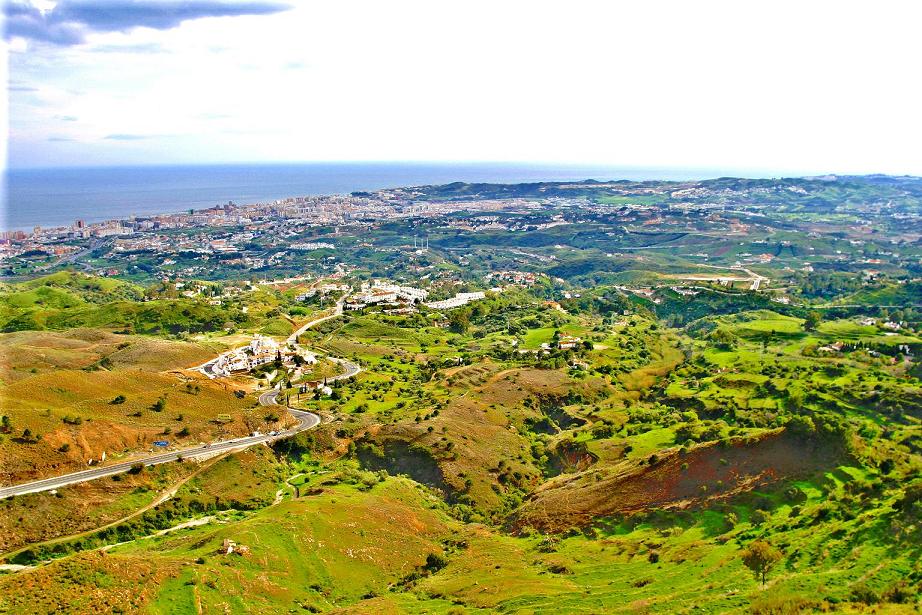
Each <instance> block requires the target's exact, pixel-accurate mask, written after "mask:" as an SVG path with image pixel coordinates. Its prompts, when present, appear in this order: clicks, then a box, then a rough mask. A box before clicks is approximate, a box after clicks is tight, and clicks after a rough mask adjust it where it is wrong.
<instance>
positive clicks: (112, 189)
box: [0, 162, 753, 231]
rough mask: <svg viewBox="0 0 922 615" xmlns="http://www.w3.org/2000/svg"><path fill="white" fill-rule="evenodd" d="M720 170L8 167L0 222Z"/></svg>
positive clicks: (52, 222)
mask: <svg viewBox="0 0 922 615" xmlns="http://www.w3.org/2000/svg"><path fill="white" fill-rule="evenodd" d="M737 174H738V172H737ZM726 175H733V172H729V171H723V172H718V171H716V170H701V169H698V170H694V169H684V170H683V169H665V168H664V169H655V168H649V169H643V168H616V167H604V166H577V165H537V164H510V163H391V162H389V163H384V162H382V163H357V162H356V163H305V164H221V165H184V166H135V167H128V166H125V167H86V168H73V167H69V168H45V169H9V170H7V171H6V173H5V176H4V180H5V181H4V183H5V186H4V188H5V189H4V190H3V194H4V198H3V202H2V211H0V214H2V215H0V228H2V230H5V231H9V230H25V231H31V230H32V229H33V228H34V227H36V226H41V227H44V228H50V227H57V226H69V225H72V224H73V223H74V221H75V220H78V219H79V220H84V221H85V222H88V223H90V222H100V221H105V220H113V219H124V218H130V217H133V216H147V215H153V214H160V213H175V212H180V211H188V210H190V209H203V208H207V207H211V206H213V205H219V204H224V203H227V202H228V201H233V202H235V203H237V204H248V203H258V202H266V201H271V200H275V199H280V198H285V197H289V196H310V195H326V194H347V193H350V192H354V191H364V190H377V189H381V188H396V187H400V186H420V185H430V184H445V183H450V182H455V181H463V182H495V183H520V182H534V181H579V180H584V179H597V180H618V179H628V180H688V179H705V178H709V177H721V176H726ZM748 176H750V177H752V176H753V175H752V174H749V175H748Z"/></svg>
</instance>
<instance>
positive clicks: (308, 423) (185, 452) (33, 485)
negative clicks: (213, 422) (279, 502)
mask: <svg viewBox="0 0 922 615" xmlns="http://www.w3.org/2000/svg"><path fill="white" fill-rule="evenodd" d="M276 394H278V392H277V391H276ZM264 395H266V394H264ZM260 402H262V396H260ZM288 411H289V412H291V414H292V415H294V417H295V418H297V419H298V425H297V426H296V427H293V428H292V429H286V430H284V431H280V432H278V433H276V434H275V435H274V436H273V435H269V434H262V435H258V436H247V437H244V438H235V439H233V440H223V441H221V442H215V443H213V444H206V445H203V446H195V447H190V448H184V449H182V450H178V451H170V452H168V453H162V454H160V455H154V456H153V457H144V458H141V459H134V460H132V461H125V462H123V463H115V464H112V465H107V466H101V467H98V468H90V469H88V470H82V471H80V472H74V473H72V474H64V475H63V476H55V477H53V478H45V479H42V480H37V481H32V482H30V483H23V484H21V485H14V486H12V487H0V498H6V497H9V496H11V495H21V494H23V493H36V492H39V491H48V490H50V489H59V488H61V487H66V486H68V485H74V484H76V483H84V482H86V481H90V480H96V479H97V478H105V477H106V476H112V475H114V474H121V473H122V472H127V471H128V470H130V469H131V466H133V465H135V464H138V463H143V464H144V465H145V466H154V465H158V464H161V463H169V462H171V461H177V460H179V459H180V458H182V459H194V458H196V457H202V456H211V455H215V454H216V453H223V452H226V451H234V450H243V449H245V448H249V447H251V446H253V445H256V444H262V443H263V442H274V441H275V440H279V439H282V438H287V437H289V436H293V435H294V434H296V433H299V432H302V431H305V430H307V429H313V428H314V427H316V426H317V425H319V424H320V417H319V416H317V415H316V414H313V413H311V412H304V411H302V410H295V409H293V408H289V409H288Z"/></svg>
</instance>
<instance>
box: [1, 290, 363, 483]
mask: <svg viewBox="0 0 922 615" xmlns="http://www.w3.org/2000/svg"><path fill="white" fill-rule="evenodd" d="M346 296H348V293H347V295H344V296H343V297H342V298H341V299H340V300H339V302H337V304H336V309H335V310H334V311H333V313H332V314H329V315H327V316H324V317H322V318H318V319H316V320H312V321H311V322H308V323H307V324H305V325H304V326H303V327H301V328H300V329H298V330H297V331H296V332H295V333H293V334H292V335H291V337H290V338H288V341H289V342H291V343H292V344H296V343H297V339H298V336H299V335H301V334H302V333H304V331H306V330H307V329H309V328H310V327H313V326H314V325H317V324H319V323H321V322H324V321H326V320H329V319H331V318H336V317H337V316H340V315H341V314H342V313H343V304H344V303H345V301H346ZM329 359H330V360H331V361H334V362H336V363H339V364H340V365H342V366H343V367H344V368H345V371H344V372H343V373H342V374H339V375H337V376H332V377H330V378H327V382H330V381H335V380H344V379H347V378H352V377H353V376H355V375H356V374H358V373H359V372H360V371H361V368H360V367H359V366H358V365H356V364H355V363H353V362H351V361H347V360H345V359H340V358H338V357H329ZM278 395H279V390H278V389H277V388H275V389H270V390H268V391H265V392H263V393H261V394H260V395H259V403H260V404H261V405H263V406H275V405H278ZM288 412H290V413H291V415H292V416H294V417H295V418H296V419H298V425H297V426H296V427H293V428H291V429H286V430H284V431H279V432H276V433H275V434H274V435H272V434H259V435H256V436H246V437H242V438H234V439H231V440H222V441H220V442H213V443H211V444H204V445H200V446H194V447H189V448H184V449H181V450H176V451H169V452H166V453H161V454H159V455H153V456H151V457H140V458H137V459H132V460H131V461H124V462H121V463H115V464H112V465H106V466H100V467H94V468H90V469H87V470H81V471H79V472H73V473H71V474H64V475H62V476H55V477H52V478H43V479H41V480H36V481H31V482H28V483H21V484H19V485H11V486H7V487H0V499H3V498H7V497H10V496H13V495H22V494H24V493H37V492H40V491H49V490H51V489H59V488H61V487H66V486H68V485H75V484H77V483H84V482H87V481H91V480H96V479H98V478H105V477H107V476H113V475H115V474H121V473H123V472H127V471H129V470H130V469H131V468H132V466H135V465H137V464H139V463H140V464H144V465H145V466H154V465H158V464H161V463H169V462H171V461H178V460H180V459H195V458H197V457H210V456H213V455H216V454H218V453H224V452H228V451H237V450H243V449H245V448H249V447H251V446H254V445H257V444H262V443H264V442H265V443H271V442H274V441H275V440H279V439H282V438H288V437H290V436H293V435H295V434H297V433H300V432H302V431H306V430H308V429H313V428H314V427H316V426H317V425H319V424H320V417H319V416H317V415H316V414H314V413H312V412H306V411H304V410H298V409H296V408H291V407H289V408H288Z"/></svg>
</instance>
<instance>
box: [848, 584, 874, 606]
mask: <svg viewBox="0 0 922 615" xmlns="http://www.w3.org/2000/svg"><path fill="white" fill-rule="evenodd" d="M850 598H851V600H852V602H861V603H863V604H867V605H871V604H877V603H878V602H880V594H878V593H877V592H876V591H874V590H873V589H871V588H870V587H868V586H867V584H865V583H857V584H856V585H854V586H853V587H852V591H851V594H850Z"/></svg>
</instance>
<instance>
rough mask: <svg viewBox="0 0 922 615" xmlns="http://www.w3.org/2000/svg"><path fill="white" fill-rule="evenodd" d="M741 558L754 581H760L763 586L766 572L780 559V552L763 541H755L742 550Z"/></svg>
mask: <svg viewBox="0 0 922 615" xmlns="http://www.w3.org/2000/svg"><path fill="white" fill-rule="evenodd" d="M741 557H742V558H743V564H745V565H746V568H749V570H751V571H752V574H753V575H755V578H756V580H761V581H762V585H763V586H764V585H765V577H766V575H767V574H768V571H769V570H771V569H772V567H773V566H774V565H775V564H777V563H778V561H779V560H780V559H781V551H779V550H778V549H776V548H775V547H773V546H771V545H770V544H768V543H767V542H765V541H764V540H756V541H754V542H753V543H752V544H750V545H749V546H748V547H747V548H746V549H744V550H743V553H742V554H741Z"/></svg>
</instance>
